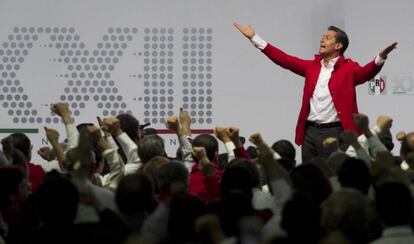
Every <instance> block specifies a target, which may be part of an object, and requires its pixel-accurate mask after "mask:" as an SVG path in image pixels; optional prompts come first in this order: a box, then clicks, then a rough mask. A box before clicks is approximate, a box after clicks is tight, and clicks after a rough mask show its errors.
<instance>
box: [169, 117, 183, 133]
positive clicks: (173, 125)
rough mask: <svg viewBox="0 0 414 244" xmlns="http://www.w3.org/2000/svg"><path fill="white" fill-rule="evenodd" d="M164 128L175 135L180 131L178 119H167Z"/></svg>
mask: <svg viewBox="0 0 414 244" xmlns="http://www.w3.org/2000/svg"><path fill="white" fill-rule="evenodd" d="M165 127H166V128H167V129H169V130H172V131H174V132H175V133H176V134H177V133H178V130H179V129H180V124H179V123H178V118H177V117H176V116H171V117H168V118H167V121H165Z"/></svg>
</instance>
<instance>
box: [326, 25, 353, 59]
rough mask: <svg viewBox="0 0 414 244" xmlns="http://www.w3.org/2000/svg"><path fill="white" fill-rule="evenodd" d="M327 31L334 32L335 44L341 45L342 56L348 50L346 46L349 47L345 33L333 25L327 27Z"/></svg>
mask: <svg viewBox="0 0 414 244" xmlns="http://www.w3.org/2000/svg"><path fill="white" fill-rule="evenodd" d="M328 30H330V31H335V33H336V35H335V39H336V42H339V43H342V48H341V50H340V51H341V54H344V52H345V50H346V49H347V48H348V45H349V39H348V35H347V34H346V33H345V31H343V30H341V29H339V28H338V27H336V26H333V25H331V26H329V27H328Z"/></svg>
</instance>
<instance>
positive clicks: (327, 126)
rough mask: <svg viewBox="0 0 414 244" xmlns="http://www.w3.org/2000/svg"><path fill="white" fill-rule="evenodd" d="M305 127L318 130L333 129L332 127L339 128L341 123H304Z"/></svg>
mask: <svg viewBox="0 0 414 244" xmlns="http://www.w3.org/2000/svg"><path fill="white" fill-rule="evenodd" d="M306 126H313V127H316V128H319V129H323V128H333V127H341V126H342V125H341V122H339V121H337V122H331V123H316V122H314V121H306Z"/></svg>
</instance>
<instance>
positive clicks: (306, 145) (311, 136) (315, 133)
mask: <svg viewBox="0 0 414 244" xmlns="http://www.w3.org/2000/svg"><path fill="white" fill-rule="evenodd" d="M342 131H343V129H342V126H341V125H340V124H339V123H336V124H333V126H329V127H328V128H321V127H320V126H318V125H315V124H309V123H307V124H306V127H305V139H304V140H303V143H302V163H306V162H307V161H309V159H311V158H314V157H323V158H328V157H329V152H328V151H327V150H326V149H325V148H324V147H323V144H322V143H323V141H324V140H325V139H326V138H328V137H334V138H339V136H340V135H341V133H342Z"/></svg>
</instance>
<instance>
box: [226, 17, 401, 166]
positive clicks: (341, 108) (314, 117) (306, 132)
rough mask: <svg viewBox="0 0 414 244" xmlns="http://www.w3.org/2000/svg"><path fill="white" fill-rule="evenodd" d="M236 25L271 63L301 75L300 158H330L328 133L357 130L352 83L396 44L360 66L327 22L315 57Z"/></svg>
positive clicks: (377, 66) (370, 72) (368, 75)
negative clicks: (290, 50) (274, 43)
mask: <svg viewBox="0 0 414 244" xmlns="http://www.w3.org/2000/svg"><path fill="white" fill-rule="evenodd" d="M234 26H235V27H236V28H237V29H238V30H239V31H240V32H241V33H242V34H243V35H244V36H246V37H247V38H248V39H249V40H251V42H252V43H253V44H254V45H255V46H256V47H257V48H259V49H260V50H262V52H263V53H264V54H265V55H266V56H268V57H269V58H270V59H271V60H272V61H273V62H274V63H276V64H277V65H279V66H281V67H282V68H285V69H288V70H290V71H292V72H294V73H296V74H298V75H300V76H303V77H305V84H304V89H303V97H302V108H301V110H300V113H299V118H298V122H297V125H296V137H295V142H296V144H297V145H302V162H306V161H307V160H309V159H311V158H313V157H316V156H321V157H328V156H329V152H328V151H327V150H326V149H325V148H324V147H323V145H322V142H323V141H324V140H325V139H326V138H327V137H335V138H338V137H339V135H340V133H341V132H342V130H354V131H357V132H358V130H357V127H356V125H355V123H354V122H353V119H352V115H353V114H354V113H358V107H357V103H356V93H355V86H357V85H360V84H362V83H364V82H366V81H368V80H370V79H372V78H374V77H375V75H376V74H377V73H378V72H379V71H380V70H381V68H382V66H383V64H384V62H385V59H386V58H387V55H388V54H389V53H390V52H391V51H392V50H393V49H394V48H396V46H397V43H393V44H391V45H389V46H388V47H386V48H385V49H384V50H382V51H381V52H380V53H379V54H378V55H377V57H375V59H374V60H372V61H371V62H369V63H368V64H367V65H365V66H363V67H361V66H360V65H359V64H358V63H357V62H354V61H353V60H351V59H349V58H345V57H344V55H343V54H344V52H345V50H346V48H347V47H348V44H349V40H348V36H347V35H346V33H345V32H344V31H343V30H341V29H339V28H337V27H335V26H330V27H329V28H328V30H327V31H326V32H325V33H324V35H323V36H322V38H321V40H320V48H319V54H318V55H315V58H314V59H313V60H305V59H301V58H297V57H294V56H291V55H288V54H286V53H285V52H283V51H282V50H280V49H278V48H277V47H274V46H272V45H271V44H269V43H267V42H266V41H265V40H263V39H262V38H261V37H260V36H259V35H257V34H256V33H255V31H254V29H253V27H252V26H250V25H249V26H242V25H240V24H237V23H235V24H234Z"/></svg>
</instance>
